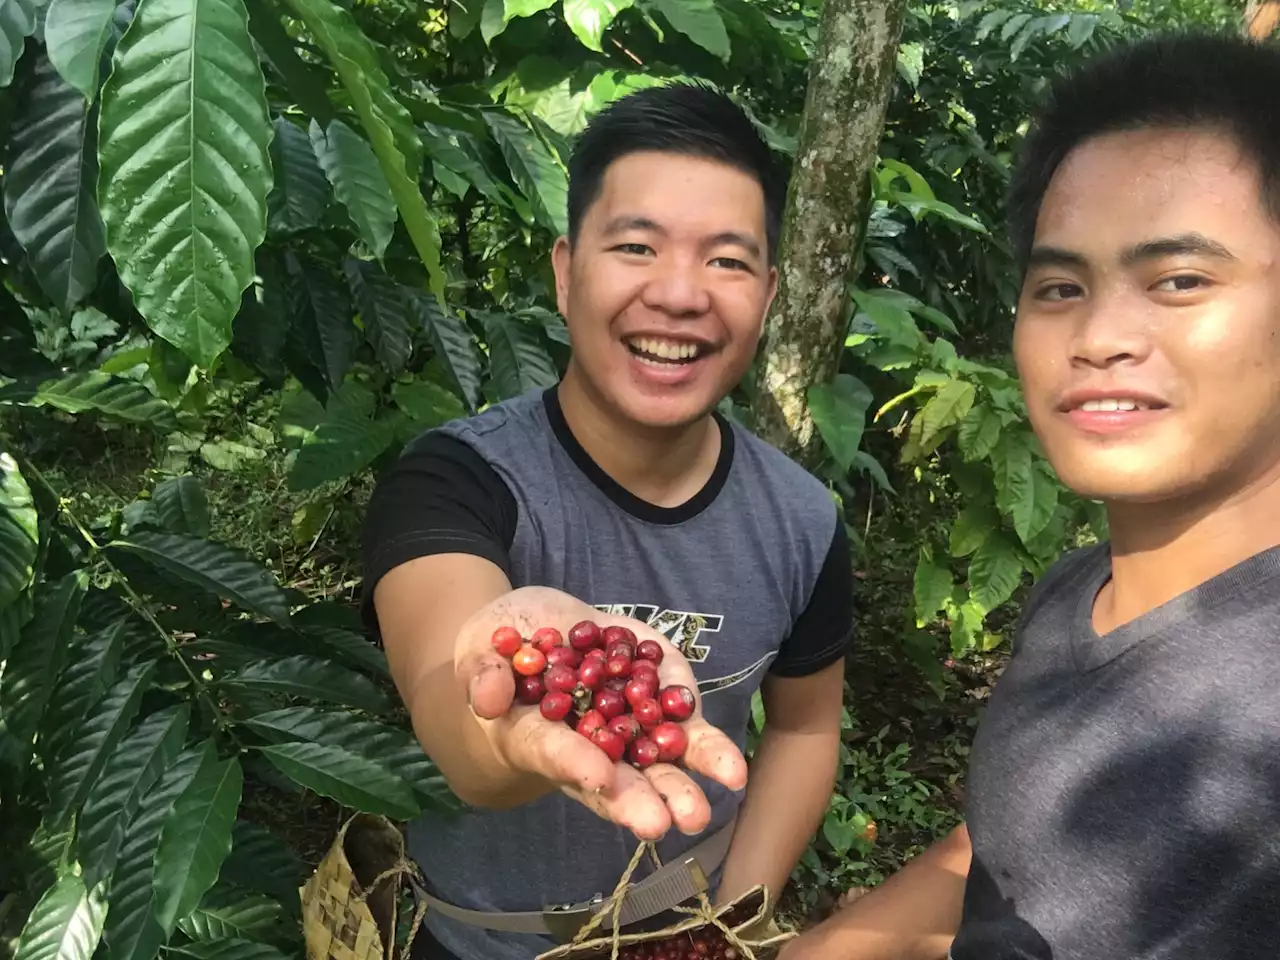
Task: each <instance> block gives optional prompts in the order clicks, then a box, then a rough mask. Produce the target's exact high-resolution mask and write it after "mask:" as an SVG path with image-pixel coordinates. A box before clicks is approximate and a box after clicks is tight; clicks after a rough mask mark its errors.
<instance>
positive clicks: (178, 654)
mask: <svg viewBox="0 0 1280 960" xmlns="http://www.w3.org/2000/svg"><path fill="white" fill-rule="evenodd" d="M22 472H23V474H24V475H25V476H30V477H32V478H33V479H35V480H36V481H38V482H39V483H40V484H41V485H42V486H43V487H44V488H45V489H46V490H47V491H49V493H50V495H52V496H53V497H54V499H56V500H57V501H58V512H59V513H60V514H62V515H63V517H65V518H66V520H67V521H68V522H69V523H70V524H71V525H72V526H73V527H75V529H76V532H77V533H79V534H80V536H81V538H82V539H83V540H84V542H85V544H86V545H87V546H88V547H89V552H90V553H91V554H92V555H93V557H94V559H95V560H97V561H98V562H100V563H102V564H103V565H104V566H105V567H106V568H107V569H108V570H110V571H111V573H112V574H113V575H114V577H115V579H116V581H117V582H118V583H119V584H120V585H121V587H123V588H124V592H125V596H126V598H127V599H128V602H129V607H130V608H131V609H132V610H133V612H134V613H136V614H138V615H139V616H140V617H142V619H144V620H145V621H147V623H148V624H150V625H151V627H152V629H153V630H155V632H156V634H157V635H158V636H159V637H160V639H161V641H162V642H163V643H164V646H165V650H166V651H168V653H169V655H170V656H172V657H173V658H174V659H175V660H177V661H178V663H179V664H181V665H182V669H183V670H184V671H185V672H186V674H187V677H188V679H190V681H191V687H192V689H193V690H195V692H196V696H197V698H198V699H199V700H200V701H201V702H202V703H203V704H204V706H205V708H206V709H207V710H208V711H209V714H210V716H211V718H212V719H213V725H214V726H215V727H216V728H217V730H218V732H219V733H222V734H225V735H226V736H227V738H228V739H229V740H230V741H231V742H232V743H235V744H236V746H237V747H239V746H240V744H239V742H238V741H237V739H236V736H235V734H234V733H232V731H231V726H230V725H229V724H228V723H227V718H226V717H225V716H223V714H222V710H221V709H219V707H218V701H217V700H216V699H214V697H213V694H211V693H210V692H209V686H208V684H206V683H205V681H204V680H202V679H201V678H200V675H199V674H198V673H196V672H195V670H193V669H192V667H191V664H190V663H189V662H188V661H187V658H186V657H184V656H183V655H182V648H181V647H180V646H179V645H178V642H177V641H176V640H174V639H173V636H172V635H171V634H170V633H169V631H168V630H166V629H165V628H164V627H163V626H162V625H161V623H160V621H159V620H157V619H156V618H155V614H153V613H152V612H151V610H150V609H148V607H147V603H146V601H145V600H143V599H142V596H141V595H140V594H139V593H138V591H137V590H135V589H134V588H133V584H131V583H130V582H129V578H128V577H126V576H125V575H124V573H123V572H122V571H121V570H120V568H119V567H117V566H116V565H115V564H114V563H112V562H111V558H110V557H108V556H107V555H106V552H105V551H104V550H103V549H102V545H101V544H99V543H98V541H97V539H96V538H95V537H94V535H93V534H92V533H90V532H89V530H88V528H87V527H85V525H84V524H83V523H82V522H81V521H80V518H79V517H77V516H76V514H75V511H73V510H72V509H71V507H69V506H68V505H67V502H66V499H65V498H63V497H62V496H60V495H59V494H58V491H57V489H56V488H55V487H54V486H53V484H51V483H50V482H49V480H48V479H47V478H46V477H45V475H44V474H43V473H41V471H40V469H39V468H38V467H37V466H35V464H33V463H31V462H30V461H29V460H28V461H26V462H25V463H24V464H23V468H22Z"/></svg>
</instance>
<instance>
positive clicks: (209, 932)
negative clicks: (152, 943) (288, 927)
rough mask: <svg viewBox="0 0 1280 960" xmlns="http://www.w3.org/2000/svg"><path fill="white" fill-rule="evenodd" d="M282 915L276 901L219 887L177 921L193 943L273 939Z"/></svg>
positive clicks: (259, 895)
mask: <svg viewBox="0 0 1280 960" xmlns="http://www.w3.org/2000/svg"><path fill="white" fill-rule="evenodd" d="M223 862H224V864H225V861H223ZM280 915H281V909H280V904H278V903H276V902H275V901H274V900H272V899H270V898H268V897H264V896H263V895H262V894H259V893H243V892H241V891H239V890H235V889H232V888H230V887H227V886H224V885H221V884H220V885H218V886H216V887H214V888H213V889H212V890H210V891H209V892H208V893H207V894H205V896H204V899H203V900H201V901H200V905H199V906H197V907H196V908H195V909H194V910H192V911H191V912H190V913H189V914H188V915H187V916H186V917H183V918H181V919H179V920H178V928H179V929H180V930H181V931H182V932H183V933H185V934H186V935H187V936H188V937H190V938H191V939H192V940H201V941H214V940H225V939H227V938H230V937H243V938H246V939H250V940H261V939H270V938H271V937H272V935H273V934H274V933H276V931H277V930H278V929H279V925H280Z"/></svg>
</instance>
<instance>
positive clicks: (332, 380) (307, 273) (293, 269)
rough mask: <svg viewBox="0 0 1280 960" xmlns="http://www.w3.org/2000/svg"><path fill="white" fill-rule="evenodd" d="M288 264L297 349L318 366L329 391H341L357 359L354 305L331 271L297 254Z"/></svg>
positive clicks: (288, 259)
mask: <svg viewBox="0 0 1280 960" xmlns="http://www.w3.org/2000/svg"><path fill="white" fill-rule="evenodd" d="M287 262H288V265H289V299H290V306H291V310H292V313H293V324H292V325H291V327H290V330H289V335H290V338H291V340H292V342H293V346H294V348H295V349H296V350H297V351H298V352H299V353H300V354H301V355H303V356H305V357H306V358H307V360H309V361H310V362H311V363H312V364H313V365H314V366H315V367H316V369H317V370H318V371H319V372H320V374H321V375H322V376H323V377H324V382H325V384H326V385H327V387H328V389H329V390H331V391H332V390H337V389H338V388H339V387H340V386H342V381H343V379H344V378H345V377H346V375H347V371H348V370H350V369H351V364H352V362H353V361H354V359H355V350H356V328H355V325H354V323H352V317H351V302H350V300H349V299H348V297H347V292H346V290H345V289H344V288H343V287H342V286H341V285H340V284H339V283H338V282H337V281H336V280H335V279H334V278H333V276H332V274H331V273H330V272H329V271H327V270H324V269H321V268H319V267H318V266H316V265H314V264H313V263H312V262H311V261H309V260H305V259H300V258H297V257H294V256H293V255H290V256H289V257H288V258H287Z"/></svg>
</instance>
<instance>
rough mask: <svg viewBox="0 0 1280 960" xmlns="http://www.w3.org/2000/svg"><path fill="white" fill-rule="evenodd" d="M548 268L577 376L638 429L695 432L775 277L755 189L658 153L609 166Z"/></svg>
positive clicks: (743, 360) (718, 169)
mask: <svg viewBox="0 0 1280 960" xmlns="http://www.w3.org/2000/svg"><path fill="white" fill-rule="evenodd" d="M554 265H555V271H556V293H557V298H558V301H559V307H560V312H561V313H562V314H564V317H565V321H566V323H567V324H568V327H569V333H570V336H571V338H572V342H573V364H574V366H575V367H576V368H577V372H578V373H579V374H580V375H581V376H582V378H583V380H584V381H585V386H587V387H588V389H590V390H591V392H592V394H593V395H594V396H595V397H597V398H598V399H599V400H601V401H602V402H603V403H605V404H607V405H608V406H609V407H611V408H612V409H613V411H614V412H615V413H616V414H620V415H621V416H622V417H623V418H624V419H626V420H628V421H631V422H633V423H636V424H640V425H643V426H646V427H673V426H682V425H685V424H688V423H692V422H694V421H696V420H697V419H699V418H700V417H702V416H704V415H705V414H706V413H707V412H708V411H709V410H711V409H712V408H713V407H714V406H715V405H716V404H717V403H718V402H719V401H720V400H721V399H722V398H723V397H724V396H725V395H726V394H727V393H729V391H731V390H732V389H733V388H734V386H735V385H736V384H737V382H738V381H739V380H740V379H741V378H742V376H743V374H744V373H745V372H746V370H747V368H748V367H749V366H750V363H751V358H752V356H753V355H754V353H755V349H756V344H757V342H758V341H759V338H760V332H761V326H762V323H763V320H764V315H765V312H766V311H767V310H768V308H769V304H770V302H771V301H772V299H773V294H774V290H775V287H776V279H777V277H776V272H775V271H774V270H773V269H771V268H770V266H769V261H768V251H767V249H766V241H765V207H764V191H763V190H762V189H761V187H760V184H759V182H758V181H756V180H755V179H754V178H753V177H751V176H750V175H748V174H746V173H743V172H742V171H740V170H737V169H735V168H733V167H730V166H728V165H726V164H723V163H718V162H715V161H712V160H704V159H700V158H695V157H686V156H681V155H678V154H670V153H656V152H645V153H633V154H628V155H626V156H624V157H622V158H620V159H618V160H616V161H614V163H613V164H611V165H610V166H609V168H608V170H607V171H606V172H605V176H604V182H603V184H602V187H601V190H600V195H599V197H598V198H597V199H596V201H595V202H594V203H593V204H592V205H591V206H590V207H589V208H588V209H587V211H586V213H585V215H584V216H583V218H582V222H581V224H580V228H579V232H578V235H577V237H576V239H575V243H574V246H573V249H572V250H570V248H569V245H568V243H567V242H566V241H564V240H563V239H562V240H561V241H560V242H559V243H557V245H556V249H555V254H554Z"/></svg>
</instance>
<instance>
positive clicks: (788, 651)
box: [769, 519, 853, 677]
mask: <svg viewBox="0 0 1280 960" xmlns="http://www.w3.org/2000/svg"><path fill="white" fill-rule="evenodd" d="M852 644H853V561H852V558H851V557H850V555H849V535H848V533H847V532H846V531H845V527H844V523H843V521H841V520H839V519H837V520H836V529H835V532H834V533H833V534H832V536H831V546H830V547H829V548H828V550H827V557H826V560H824V561H823V564H822V569H821V571H819V573H818V579H817V581H816V582H815V583H814V587H813V592H812V593H811V594H810V595H809V603H808V605H807V606H806V607H805V608H804V611H803V612H802V613H801V614H800V616H799V617H797V618H796V622H795V623H794V624H793V625H792V628H791V633H790V634H788V636H787V638H786V640H784V641H783V642H782V647H781V648H780V649H779V651H778V656H777V658H775V659H774V661H773V666H771V667H770V668H769V673H770V674H772V675H773V676H775V677H807V676H809V675H810V674H813V673H817V672H818V671H819V670H822V669H824V668H826V667H829V666H830V665H831V664H833V663H835V662H836V661H837V660H839V659H841V658H842V657H844V655H845V654H846V653H848V652H849V648H850V647H851V646H852Z"/></svg>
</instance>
